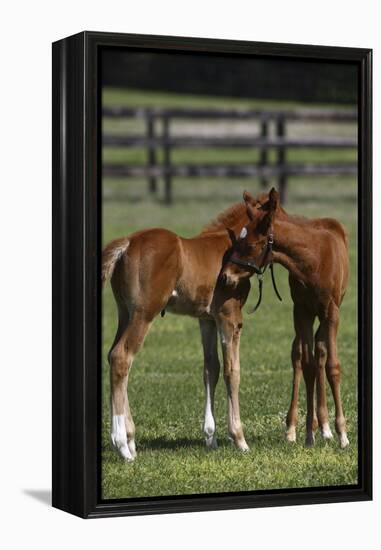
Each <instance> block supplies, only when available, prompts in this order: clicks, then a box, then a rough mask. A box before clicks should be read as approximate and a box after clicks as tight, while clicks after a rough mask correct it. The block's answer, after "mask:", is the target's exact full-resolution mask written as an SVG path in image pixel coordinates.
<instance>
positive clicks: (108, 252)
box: [102, 237, 130, 287]
mask: <svg viewBox="0 0 381 550" xmlns="http://www.w3.org/2000/svg"><path fill="white" fill-rule="evenodd" d="M129 245H130V241H129V240H128V239H127V238H126V237H123V238H121V239H116V240H115V241H111V243H109V244H108V245H107V246H106V248H105V249H104V250H103V252H102V287H104V285H105V284H106V283H107V281H108V280H109V279H111V277H112V274H113V273H114V269H115V266H116V264H117V262H118V261H119V260H120V258H121V257H122V256H123V254H124V253H125V252H126V250H127V248H128V247H129Z"/></svg>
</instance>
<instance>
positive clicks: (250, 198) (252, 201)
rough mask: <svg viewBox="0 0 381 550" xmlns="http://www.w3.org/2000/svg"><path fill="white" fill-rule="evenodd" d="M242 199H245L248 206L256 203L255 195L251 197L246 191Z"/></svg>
mask: <svg viewBox="0 0 381 550" xmlns="http://www.w3.org/2000/svg"><path fill="white" fill-rule="evenodd" d="M242 197H243V200H244V201H245V203H246V204H248V203H250V204H254V203H255V199H254V197H253V195H251V194H250V193H249V191H244V192H243V195H242Z"/></svg>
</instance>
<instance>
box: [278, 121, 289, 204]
mask: <svg viewBox="0 0 381 550" xmlns="http://www.w3.org/2000/svg"><path fill="white" fill-rule="evenodd" d="M276 135H277V138H279V139H282V138H284V137H285V135H286V125H285V119H284V117H282V116H280V117H278V118H277V121H276ZM277 164H278V168H279V176H278V185H279V193H280V200H281V203H282V204H285V202H286V201H287V176H286V174H285V171H284V169H285V164H286V149H285V147H283V146H279V147H278V159H277Z"/></svg>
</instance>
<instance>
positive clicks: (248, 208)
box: [246, 202, 255, 222]
mask: <svg viewBox="0 0 381 550" xmlns="http://www.w3.org/2000/svg"><path fill="white" fill-rule="evenodd" d="M246 214H247V217H248V218H249V220H250V221H251V222H252V221H254V219H255V212H254V208H253V207H252V206H251V204H250V203H249V202H247V203H246Z"/></svg>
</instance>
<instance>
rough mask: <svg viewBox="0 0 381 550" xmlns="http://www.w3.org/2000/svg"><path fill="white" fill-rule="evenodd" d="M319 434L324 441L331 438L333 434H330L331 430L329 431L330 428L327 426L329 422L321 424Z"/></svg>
mask: <svg viewBox="0 0 381 550" xmlns="http://www.w3.org/2000/svg"><path fill="white" fill-rule="evenodd" d="M321 436H322V438H323V439H325V440H326V441H329V440H330V439H332V438H333V435H332V432H331V428H330V427H329V424H323V426H322V427H321Z"/></svg>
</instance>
